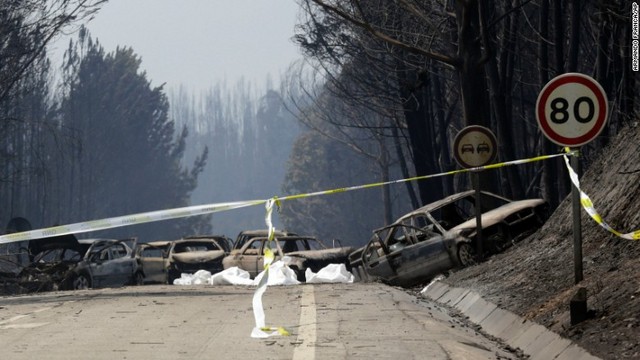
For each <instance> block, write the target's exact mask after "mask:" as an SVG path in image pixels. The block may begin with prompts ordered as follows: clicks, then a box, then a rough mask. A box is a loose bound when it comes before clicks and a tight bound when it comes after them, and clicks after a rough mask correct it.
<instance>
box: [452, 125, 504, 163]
mask: <svg viewBox="0 0 640 360" xmlns="http://www.w3.org/2000/svg"><path fill="white" fill-rule="evenodd" d="M497 148H498V145H497V141H496V136H495V135H494V134H493V132H491V130H489V129H487V128H486V127H483V126H479V125H470V126H467V127H465V128H464V129H462V130H460V132H458V134H457V135H456V137H455V139H454V140H453V157H454V158H455V159H456V161H457V162H458V164H460V166H462V167H464V168H472V167H478V166H484V165H487V164H489V163H490V162H492V161H493V160H494V159H495V157H496V153H497Z"/></svg>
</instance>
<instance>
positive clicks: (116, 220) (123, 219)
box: [0, 152, 575, 245]
mask: <svg viewBox="0 0 640 360" xmlns="http://www.w3.org/2000/svg"><path fill="white" fill-rule="evenodd" d="M574 153H575V152H569V153H567V154H563V153H560V154H553V155H542V156H537V157H533V158H529V159H522V160H513V161H507V162H503V163H498V164H491V165H486V166H479V167H474V168H467V169H460V170H453V171H447V172H442V173H439V174H432V175H423V176H415V177H411V178H407V179H400V180H392V181H387V182H377V183H371V184H365V185H358V186H351V187H344V188H338V189H332V190H325V191H317V192H312V193H306V194H297V195H289V196H284V197H279V198H278V197H274V198H272V199H269V200H250V201H237V202H229V203H217V204H207V205H195V206H188V207H183V208H175V209H168V210H158V211H150V212H145V213H139V214H133V215H125V216H118V217H113V218H107V219H100V220H92V221H86V222H79V223H75V224H69V225H61V226H54V227H49V228H44V229H38V230H31V231H24V232H19V233H13V234H8V235H2V236H0V245H1V244H6V243H11V242H16V241H23V240H32V239H41V238H47V237H52V236H59V235H67V234H79V233H85V232H90V231H98V230H105V229H111V228H116V227H121V226H129V225H137V224H143V223H148V222H153V221H162V220H169V219H177V218H181V217H188V216H195V215H205V214H210V213H214V212H219V211H226V210H232V209H239V208H242V207H247V206H254V205H261V204H265V203H267V202H268V201H273V202H274V204H275V205H277V206H280V204H281V201H284V200H295V199H302V198H307V197H312V196H319V195H329V194H337V193H341V192H346V191H352V190H360V189H367V188H373V187H379V186H385V185H391V184H399V183H404V182H408V181H417V180H426V179H432V178H436V177H441V176H449V175H456V174H462V173H466V172H472V171H481V170H489V169H495V168H500V167H504V166H512V165H520V164H526V163H530V162H535V161H541V160H547V159H552V158H555V157H559V156H565V155H574ZM271 208H272V207H271ZM270 211H272V210H270ZM269 216H270V215H269ZM273 231H275V230H273V229H272V230H271V232H270V233H269V235H270V237H271V238H272V237H273Z"/></svg>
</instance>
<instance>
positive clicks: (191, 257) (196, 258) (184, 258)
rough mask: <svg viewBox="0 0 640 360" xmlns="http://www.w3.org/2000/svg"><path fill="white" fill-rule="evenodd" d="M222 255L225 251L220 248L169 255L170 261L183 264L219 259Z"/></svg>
mask: <svg viewBox="0 0 640 360" xmlns="http://www.w3.org/2000/svg"><path fill="white" fill-rule="evenodd" d="M224 255H225V253H224V251H222V250H211V251H190V252H184V253H177V254H173V255H171V261H173V262H181V263H183V264H200V263H205V262H209V261H213V260H217V259H221V258H223V257H224Z"/></svg>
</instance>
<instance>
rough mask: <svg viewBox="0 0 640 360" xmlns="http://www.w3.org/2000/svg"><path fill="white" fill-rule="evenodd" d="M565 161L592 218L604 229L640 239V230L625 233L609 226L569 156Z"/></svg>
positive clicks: (622, 236) (584, 206)
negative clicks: (584, 189)
mask: <svg viewBox="0 0 640 360" xmlns="http://www.w3.org/2000/svg"><path fill="white" fill-rule="evenodd" d="M564 161H565V163H566V164H567V169H568V170H569V177H570V178H571V182H573V185H574V186H575V187H576V189H578V191H580V203H581V204H582V207H583V208H584V209H585V211H586V212H587V213H588V214H589V216H591V218H592V219H593V220H595V222H597V223H598V224H599V225H600V226H602V227H603V228H604V229H606V230H607V231H609V232H610V233H612V234H614V235H616V236H618V237H621V238H623V239H628V240H640V230H636V231H633V232H630V233H628V234H623V233H621V232H620V231H617V230H615V229H613V228H612V227H611V226H609V224H607V223H606V222H605V221H604V220H603V219H602V216H600V214H598V212H597V211H596V209H595V207H594V206H593V202H592V201H591V199H590V198H589V196H588V195H587V194H585V193H584V191H582V190H581V189H580V179H578V174H576V172H575V171H574V170H573V168H572V167H571V165H570V164H569V158H568V157H567V156H565V157H564Z"/></svg>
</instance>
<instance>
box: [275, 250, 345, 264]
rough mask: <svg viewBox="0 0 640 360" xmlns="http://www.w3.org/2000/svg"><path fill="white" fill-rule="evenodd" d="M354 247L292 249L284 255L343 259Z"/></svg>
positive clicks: (317, 258) (314, 258) (316, 258)
mask: <svg viewBox="0 0 640 360" xmlns="http://www.w3.org/2000/svg"><path fill="white" fill-rule="evenodd" d="M354 250H355V249H354V248H352V247H340V248H332V249H322V250H304V251H292V252H290V253H286V254H284V255H285V256H292V257H294V256H295V257H300V258H304V259H309V260H341V261H342V260H344V259H345V258H347V257H348V256H349V254H351V253H352V252H353V251H354Z"/></svg>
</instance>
